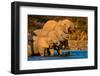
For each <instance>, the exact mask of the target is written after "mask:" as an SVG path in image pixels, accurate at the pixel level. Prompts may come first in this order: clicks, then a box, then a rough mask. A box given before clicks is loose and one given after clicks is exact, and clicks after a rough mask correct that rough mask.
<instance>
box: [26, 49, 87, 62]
mask: <svg viewBox="0 0 100 76" xmlns="http://www.w3.org/2000/svg"><path fill="white" fill-rule="evenodd" d="M66 53H68V51H65V50H63V52H62V55H65V54H66ZM54 55H55V56H31V57H28V61H34V60H35V61H39V60H57V59H83V58H88V52H87V50H81V51H79V50H74V51H70V55H69V56H56V55H57V52H56V51H55V52H54Z"/></svg>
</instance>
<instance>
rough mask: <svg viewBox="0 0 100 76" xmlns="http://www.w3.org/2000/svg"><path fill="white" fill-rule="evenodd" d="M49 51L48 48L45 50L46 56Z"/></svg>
mask: <svg viewBox="0 0 100 76" xmlns="http://www.w3.org/2000/svg"><path fill="white" fill-rule="evenodd" d="M48 52H49V51H48V48H46V49H45V50H44V55H45V56H48Z"/></svg>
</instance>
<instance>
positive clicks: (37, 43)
mask: <svg viewBox="0 0 100 76" xmlns="http://www.w3.org/2000/svg"><path fill="white" fill-rule="evenodd" d="M45 32H46V33H47V31H44V30H43V31H42V32H40V33H39V34H38V35H37V36H36V37H34V38H33V40H34V43H33V44H34V51H36V52H37V53H39V54H40V55H41V56H44V55H45V52H46V51H49V52H50V55H51V56H53V55H54V50H53V48H52V49H49V50H48V48H50V47H52V46H53V43H56V44H59V40H58V38H57V36H56V35H55V34H56V32H55V31H50V32H49V33H47V34H46V35H44V34H43V33H45ZM46 55H47V54H46Z"/></svg>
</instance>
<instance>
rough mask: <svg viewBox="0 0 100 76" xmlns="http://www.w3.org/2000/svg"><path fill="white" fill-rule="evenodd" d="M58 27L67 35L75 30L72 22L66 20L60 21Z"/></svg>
mask: <svg viewBox="0 0 100 76" xmlns="http://www.w3.org/2000/svg"><path fill="white" fill-rule="evenodd" d="M58 25H59V26H61V28H62V30H63V32H64V33H66V34H68V33H69V31H73V30H74V28H75V27H74V24H73V22H71V21H70V20H68V19H64V20H60V21H59V22H58Z"/></svg>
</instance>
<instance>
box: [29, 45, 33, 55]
mask: <svg viewBox="0 0 100 76" xmlns="http://www.w3.org/2000/svg"><path fill="white" fill-rule="evenodd" d="M31 55H32V50H31V46H30V45H28V56H31Z"/></svg>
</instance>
